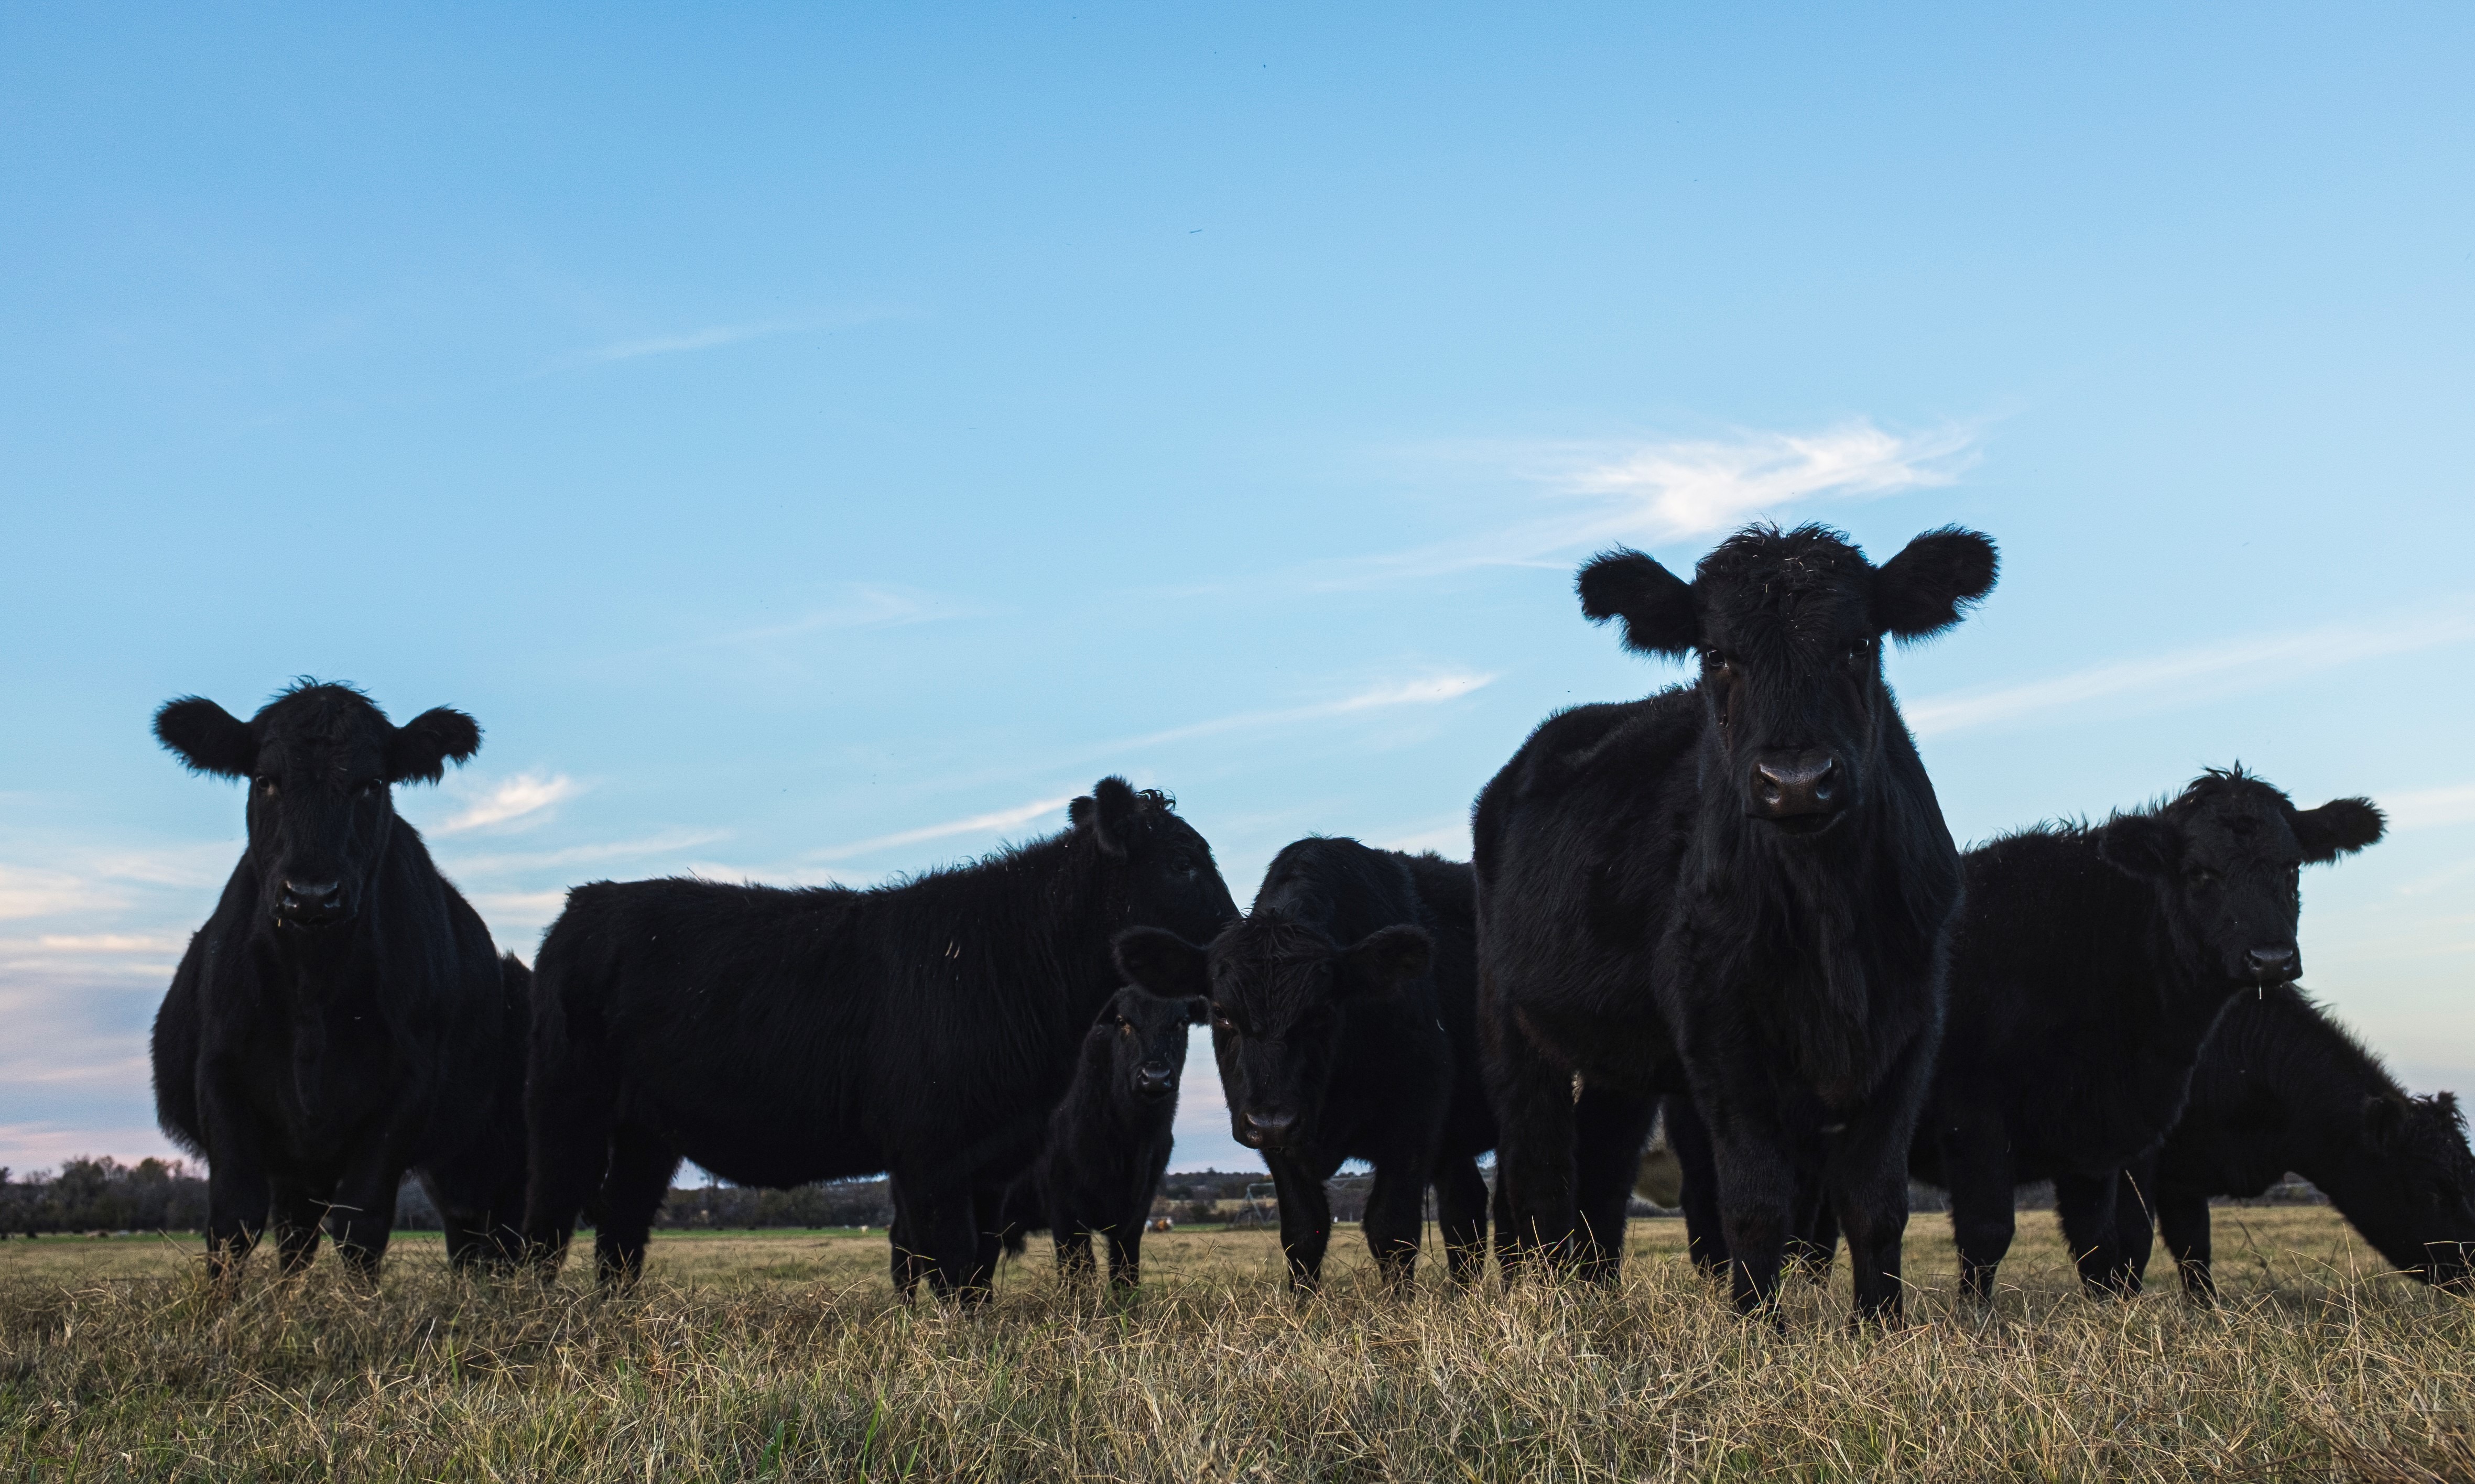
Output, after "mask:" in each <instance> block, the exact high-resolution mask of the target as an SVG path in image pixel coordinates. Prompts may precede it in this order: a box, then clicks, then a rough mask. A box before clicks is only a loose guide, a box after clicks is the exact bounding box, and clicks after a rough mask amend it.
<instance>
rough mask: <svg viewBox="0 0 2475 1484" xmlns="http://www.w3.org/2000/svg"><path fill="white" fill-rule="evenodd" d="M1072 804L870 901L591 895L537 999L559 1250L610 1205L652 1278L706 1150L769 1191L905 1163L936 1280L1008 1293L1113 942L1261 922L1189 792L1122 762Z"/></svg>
mask: <svg viewBox="0 0 2475 1484" xmlns="http://www.w3.org/2000/svg"><path fill="white" fill-rule="evenodd" d="M1068 813H1069V817H1070V820H1071V826H1072V827H1071V828H1069V829H1067V830H1066V831H1064V832H1063V833H1061V834H1058V835H1054V836H1051V837H1049V838H1047V839H1041V840H1037V841H1034V842H1032V843H1030V844H1027V845H1023V846H1019V847H1017V848H1014V849H1010V850H1006V851H1003V852H1001V853H999V854H997V855H994V856H992V857H990V858H988V859H987V860H985V861H982V862H980V863H979V864H974V865H968V866H962V867H957V868H954V869H949V870H941V871H932V872H929V873H927V874H925V875H921V876H919V877H915V878H913V879H911V880H910V881H907V882H905V883H903V884H901V885H899V886H892V887H880V888H874V889H871V890H867V891H853V890H848V889H845V888H838V887H826V888H808V889H802V890H781V889H777V888H769V887H747V886H723V885H720V884H718V883H714V882H706V881H695V880H677V879H673V880H666V881H641V882H632V883H627V884H624V885H623V884H619V883H613V882H598V883H595V884H593V885H591V886H585V887H578V888H576V889H575V890H574V891H572V892H570V893H569V894H568V901H567V910H566V912H563V913H561V914H560V916H559V919H558V921H557V922H556V923H554V924H552V926H551V930H550V935H549V937H546V938H545V939H544V940H543V942H542V950H541V957H540V959H539V960H538V961H537V962H536V963H535V983H534V989H533V1014H534V1020H533V1034H534V1040H533V1062H532V1078H531V1082H530V1084H529V1087H528V1091H527V1096H528V1099H529V1103H528V1107H529V1108H530V1112H531V1127H532V1138H533V1146H532V1148H533V1183H532V1193H531V1199H530V1201H529V1202H528V1203H527V1207H526V1215H525V1234H526V1237H527V1240H528V1241H529V1242H530V1243H531V1244H532V1245H533V1247H534V1249H535V1251H536V1253H537V1254H538V1256H539V1260H541V1261H542V1263H543V1264H544V1266H546V1267H549V1268H555V1266H556V1265H557V1263H558V1261H559V1259H560V1258H561V1257H562V1256H563V1255H564V1253H565V1251H566V1247H567V1242H568V1238H569V1236H570V1235H571V1233H572V1232H573V1231H574V1229H575V1224H576V1213H577V1212H578V1211H579V1210H580V1209H582V1208H583V1207H584V1206H585V1205H586V1204H587V1203H588V1202H596V1203H598V1204H597V1207H596V1210H597V1214H596V1220H597V1222H598V1224H599V1229H598V1231H597V1233H596V1237H595V1243H594V1247H595V1252H596V1254H597V1256H598V1258H599V1268H600V1277H601V1280H602V1281H603V1283H604V1284H605V1285H623V1284H625V1283H626V1282H629V1281H632V1280H633V1278H634V1277H635V1276H636V1274H637V1273H638V1272H639V1271H640V1270H641V1268H642V1265H643V1261H644V1253H645V1242H646V1236H647V1233H648V1232H649V1229H650V1228H651V1224H652V1219H653V1213H654V1212H655V1211H656V1210H657V1209H658V1208H659V1207H660V1205H661V1203H662V1198H663V1196H664V1195H665V1193H667V1191H668V1190H669V1188H670V1181H671V1175H672V1173H673V1172H674V1170H676V1168H677V1167H678V1163H679V1160H680V1158H681V1156H686V1157H689V1158H693V1159H694V1160H696V1162H697V1163H698V1164H700V1165H702V1166H704V1167H705V1168H706V1169H708V1170H711V1171H712V1172H714V1173H715V1174H717V1175H720V1176H722V1177H723V1178H724V1179H726V1180H736V1181H739V1182H741V1183H743V1184H750V1185H774V1186H790V1185H799V1184H804V1183H806V1182H808V1181H811V1180H829V1179H834V1178H837V1177H845V1176H854V1175H869V1174H873V1173H874V1172H876V1171H879V1170H885V1171H888V1172H889V1173H890V1174H891V1176H892V1177H893V1181H894V1188H895V1190H896V1192H897V1193H898V1199H897V1202H896V1209H897V1212H898V1224H899V1226H900V1229H901V1233H902V1239H903V1241H904V1243H905V1245H906V1247H907V1249H908V1250H909V1251H910V1252H912V1253H916V1254H917V1258H918V1260H917V1261H916V1262H914V1263H913V1264H911V1271H912V1273H913V1274H915V1275H917V1274H918V1273H919V1272H920V1271H922V1270H924V1271H925V1275H926V1277H928V1278H929V1280H930V1281H931V1282H932V1283H933V1284H934V1285H935V1286H936V1287H937V1288H938V1289H939V1290H940V1291H941V1292H961V1293H964V1294H966V1295H968V1296H971V1297H977V1296H978V1295H980V1294H982V1293H984V1292H985V1291H986V1282H987V1277H988V1275H989V1273H990V1272H991V1270H992V1268H993V1265H994V1262H995V1258H996V1250H995V1233H996V1230H997V1221H996V1216H997V1208H996V1204H995V1203H996V1198H997V1196H998V1195H999V1194H1000V1193H1001V1192H1002V1191H1003V1189H1004V1187H1005V1185H1006V1184H1007V1183H1008V1182H1009V1181H1010V1180H1012V1179H1013V1177H1015V1176H1016V1175H1017V1174H1018V1173H1020V1172H1021V1170H1022V1169H1023V1168H1024V1167H1025V1166H1026V1165H1028V1164H1029V1163H1030V1162H1031V1159H1032V1158H1033V1156H1035V1155H1036V1154H1037V1153H1038V1150H1039V1145H1040V1140H1041V1133H1042V1131H1044V1129H1045V1128H1046V1125H1047V1119H1048V1113H1049V1110H1050V1109H1051V1108H1053V1107H1056V1106H1057V1102H1058V1100H1059V1098H1060V1097H1062V1096H1063V1095H1064V1093H1065V1091H1066V1084H1067V1083H1068V1082H1069V1081H1070V1080H1071V1078H1072V1077H1073V1074H1074V1064H1075V1055H1076V1048H1077V1047H1078V1046H1080V1045H1081V1043H1082V1040H1083V1036H1084V1033H1085V1031H1086V1030H1088V1029H1089V1028H1090V1024H1091V1021H1092V1017H1093V1016H1094V1015H1096V1014H1097V1013H1098V1012H1099V1010H1100V1007H1101V1006H1102V1005H1103V1004H1104V1003H1105V1002H1106V1001H1107V1000H1108V999H1109V997H1110V996H1111V995H1112V994H1114V993H1115V991H1116V989H1117V986H1118V984H1119V981H1118V977H1117V973H1116V970H1115V967H1114V965H1113V964H1112V963H1111V961H1110V958H1109V939H1110V938H1111V937H1113V936H1114V935H1115V934H1116V933H1117V932H1119V931H1120V930H1122V929H1124V928H1127V927H1130V926H1136V925H1148V924H1159V925H1164V926H1168V927H1171V928H1174V929H1176V930H1178V931H1180V932H1185V933H1194V934H1210V933H1213V932H1215V931H1217V930H1218V928H1219V926H1220V924H1222V923H1223V922H1226V921H1227V920H1229V919H1230V918H1232V917H1234V916H1236V915H1237V904H1236V903H1234V902H1232V901H1231V900H1230V897H1229V888H1227V887H1226V886H1225V885H1223V884H1222V882H1221V880H1220V873H1219V871H1218V870H1217V869H1216V868H1215V867H1214V866H1213V862H1212V850H1211V847H1210V846H1209V845H1207V844H1205V843H1204V840H1203V837H1202V836H1200V835H1198V834H1196V833H1195V832H1194V830H1193V828H1192V827H1191V826H1189V825H1188V824H1187V823H1186V822H1185V821H1184V820H1182V819H1180V818H1179V817H1178V816H1177V815H1176V814H1175V812H1174V811H1173V809H1172V807H1171V804H1170V801H1169V800H1168V799H1167V798H1166V797H1165V796H1164V795H1162V794H1160V793H1157V792H1149V791H1146V792H1137V791H1135V790H1134V789H1133V788H1131V787H1129V786H1128V785H1127V784H1126V782H1125V781H1124V780H1123V779H1119V778H1104V779H1102V780H1101V781H1100V784H1099V786H1098V787H1097V788H1095V789H1093V790H1092V791H1091V792H1090V794H1089V795H1087V796H1086V797H1083V798H1079V799H1076V800H1075V801H1074V803H1073V806H1072V808H1071V809H1070V811H1069V812H1068Z"/></svg>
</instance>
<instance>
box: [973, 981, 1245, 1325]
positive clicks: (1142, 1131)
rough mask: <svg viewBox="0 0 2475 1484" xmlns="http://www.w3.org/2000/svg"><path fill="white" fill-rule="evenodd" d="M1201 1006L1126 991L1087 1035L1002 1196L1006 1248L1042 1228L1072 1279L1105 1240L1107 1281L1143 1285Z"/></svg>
mask: <svg viewBox="0 0 2475 1484" xmlns="http://www.w3.org/2000/svg"><path fill="white" fill-rule="evenodd" d="M1207 1013H1208V1011H1207V1010H1206V1007H1205V1005H1204V1002H1203V1001H1202V1000H1200V999H1192V1000H1164V999H1162V998H1161V997H1160V996H1158V995H1156V994H1152V993H1150V992H1148V991H1146V990H1143V989H1140V988H1136V987H1133V986H1129V987H1127V988H1124V989H1120V990H1118V991H1117V993H1116V997H1115V999H1112V1000H1111V1001H1110V1002H1109V1004H1108V1008H1107V1009H1105V1010H1102V1011H1101V1012H1100V1018H1099V1019H1098V1020H1095V1021H1093V1022H1092V1023H1091V1030H1090V1034H1086V1035H1085V1036H1084V1037H1083V1056H1082V1059H1081V1060H1079V1061H1077V1062H1076V1063H1075V1067H1074V1082H1073V1084H1072V1085H1071V1086H1069V1087H1068V1088H1066V1101H1064V1102H1063V1103H1060V1104H1058V1105H1057V1111H1055V1112H1054V1113H1051V1114H1050V1115H1049V1117H1048V1142H1047V1143H1046V1144H1045V1145H1044V1146H1043V1147H1042V1148H1041V1152H1040V1159H1039V1161H1038V1162H1037V1163H1035V1164H1034V1165H1033V1166H1032V1167H1031V1171H1030V1173H1028V1174H1026V1175H1025V1176H1023V1178H1022V1179H1021V1180H1017V1181H1016V1183H1015V1185H1014V1187H1013V1188H1012V1189H1011V1190H1009V1191H1007V1193H1006V1204H1005V1219H1004V1222H1003V1226H1004V1229H1005V1245H1006V1249H1007V1250H1008V1251H1010V1252H1017V1253H1019V1252H1020V1251H1022V1234H1023V1233H1024V1232H1026V1231H1038V1230H1041V1229H1046V1230H1047V1231H1048V1232H1049V1233H1050V1234H1051V1236H1052V1237H1053V1238H1054V1239H1055V1242H1056V1247H1057V1270H1058V1273H1059V1275H1060V1276H1062V1277H1065V1278H1066V1280H1067V1281H1069V1282H1079V1281H1082V1280H1084V1279H1088V1278H1089V1277H1091V1275H1092V1270H1093V1268H1094V1266H1095V1264H1094V1263H1093V1261H1092V1257H1091V1238H1092V1237H1093V1236H1099V1237H1102V1238H1104V1239H1106V1240H1107V1242H1108V1244H1109V1281H1110V1283H1111V1284H1112V1285H1113V1286H1115V1287H1119V1288H1131V1287H1133V1286H1134V1285H1135V1284H1137V1283H1139V1282H1140V1281H1142V1255H1143V1227H1144V1224H1145V1223H1147V1222H1148V1221H1149V1220H1150V1219H1151V1211H1152V1197H1153V1195H1154V1193H1155V1192H1157V1191H1158V1190H1159V1189H1160V1181H1161V1172H1162V1171H1163V1170H1165V1169H1167V1168H1168V1156H1169V1151H1170V1149H1171V1147H1172V1146H1173V1145H1174V1144H1175V1143H1176V1140H1175V1138H1174V1136H1173V1135H1172V1133H1171V1126H1172V1125H1173V1124H1175V1123H1176V1121H1177V1088H1178V1082H1179V1079H1180V1077H1181V1076H1182V1075H1183V1074H1184V1072H1185V1070H1186V1031H1187V1027H1188V1026H1190V1025H1200V1024H1202V1023H1203V1021H1204V1019H1205V1016H1206V1014H1207Z"/></svg>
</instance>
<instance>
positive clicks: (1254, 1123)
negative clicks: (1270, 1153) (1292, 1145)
mask: <svg viewBox="0 0 2475 1484" xmlns="http://www.w3.org/2000/svg"><path fill="white" fill-rule="evenodd" d="M1297 1126H1298V1115H1297V1114H1295V1113H1248V1114H1247V1115H1246V1130H1247V1131H1248V1132H1250V1133H1252V1134H1254V1135H1255V1142H1257V1143H1258V1144H1267V1145H1270V1146H1272V1147H1274V1148H1278V1147H1279V1146H1281V1145H1282V1144H1285V1143H1287V1141H1288V1137H1289V1131H1291V1130H1293V1129H1295V1128H1296V1127H1297Z"/></svg>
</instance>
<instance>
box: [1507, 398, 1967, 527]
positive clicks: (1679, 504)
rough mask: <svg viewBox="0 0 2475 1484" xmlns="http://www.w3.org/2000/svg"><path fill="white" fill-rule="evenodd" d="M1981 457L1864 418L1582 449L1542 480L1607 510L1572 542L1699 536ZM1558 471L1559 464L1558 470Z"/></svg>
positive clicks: (1889, 486) (1963, 439) (1962, 432)
mask: <svg viewBox="0 0 2475 1484" xmlns="http://www.w3.org/2000/svg"><path fill="white" fill-rule="evenodd" d="M1974 451H1975V435H1974V433H1973V431H1971V430H1968V429H1964V428H1958V427H1947V428H1943V429H1941V430H1939V431H1935V432H1930V433H1922V434H1898V433H1889V432H1884V431H1883V430H1882V429H1881V428H1879V427H1876V426H1874V425H1873V423H1871V422H1869V421H1866V420H1864V419H1858V420H1856V421H1853V422H1850V423H1843V424H1841V425H1840V426H1837V427H1832V428H1827V429H1825V430H1824V431H1822V432H1818V433H1744V434H1740V435H1739V436H1737V437H1735V438H1732V439H1695V440H1685V441H1678V442H1664V443H1647V444H1641V445H1637V446H1635V447H1632V448H1629V449H1598V450H1593V449H1591V448H1590V447H1589V446H1586V445H1580V446H1575V447H1574V448H1573V449H1572V450H1571V451H1570V452H1569V453H1568V454H1567V455H1566V457H1567V459H1568V461H1569V462H1568V463H1567V464H1566V467H1565V468H1564V469H1563V470H1562V471H1561V472H1560V473H1549V474H1545V475H1544V482H1548V483H1550V484H1551V486H1552V485H1560V486H1561V487H1562V488H1564V489H1567V490H1570V491H1571V492H1572V493H1573V494H1575V495H1577V496H1594V497H1598V498H1599V499H1602V500H1604V501H1605V508H1604V509H1602V510H1600V511H1598V512H1596V513H1594V514H1591V515H1586V516H1576V517H1575V518H1574V520H1573V521H1572V523H1571V525H1570V528H1569V532H1568V533H1567V540H1568V543H1569V542H1578V541H1602V540H1613V539H1618V538H1630V537H1635V536H1639V537H1644V538H1649V539H1653V540H1656V539H1673V538H1675V537H1679V536H1702V535H1707V534H1709V533H1710V532H1712V531H1719V530H1726V529H1728V527H1730V526H1734V525H1738V524H1741V523H1744V522H1745V521H1747V520H1749V519H1751V518H1752V517H1755V516H1761V515H1770V514H1776V513H1778V512H1781V511H1784V510H1786V509H1788V508H1790V507H1792V506H1796V505H1801V504H1807V503H1811V502H1813V501H1817V500H1842V499H1875V498H1878V497H1880V496H1884V495H1895V494H1898V493H1899V492H1901V491H1903V490H1917V489H1928V488H1931V487H1933V486H1936V485H1946V484H1949V483H1951V482H1952V481H1953V480H1954V479H1955V478H1957V477H1958V474H1959V472H1960V471H1961V470H1962V469H1964V468H1965V467H1966V466H1967V464H1968V463H1969V462H1970V461H1971V459H1972V457H1973V453H1974ZM1551 467H1552V466H1551Z"/></svg>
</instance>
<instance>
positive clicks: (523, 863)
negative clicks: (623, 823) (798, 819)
mask: <svg viewBox="0 0 2475 1484" xmlns="http://www.w3.org/2000/svg"><path fill="white" fill-rule="evenodd" d="M729 837H730V832H729V831H728V830H671V831H667V832H665V833H663V834H660V835H648V836H643V837H641V838H638V839H612V840H597V841H595V842H593V843H590V844H583V845H567V846H562V847H561V848H559V849H556V850H525V851H503V852H499V853H495V854H490V855H455V854H452V853H446V852H442V853H441V855H440V864H441V865H442V866H443V867H444V868H445V869H447V870H448V871H450V872H452V873H453V874H454V875H457V876H501V875H510V874H516V873H520V872H524V871H535V870H545V869H548V868H551V867H552V866H560V865H588V864H594V863H597V862H602V861H641V860H644V859H646V858H647V857H649V856H661V855H671V854H674V853H676V852H678V851H682V850H693V849H695V848H696V847H697V846H698V845H710V844H712V843H713V842H714V841H715V840H718V839H728V838H729Z"/></svg>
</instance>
